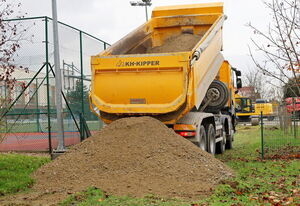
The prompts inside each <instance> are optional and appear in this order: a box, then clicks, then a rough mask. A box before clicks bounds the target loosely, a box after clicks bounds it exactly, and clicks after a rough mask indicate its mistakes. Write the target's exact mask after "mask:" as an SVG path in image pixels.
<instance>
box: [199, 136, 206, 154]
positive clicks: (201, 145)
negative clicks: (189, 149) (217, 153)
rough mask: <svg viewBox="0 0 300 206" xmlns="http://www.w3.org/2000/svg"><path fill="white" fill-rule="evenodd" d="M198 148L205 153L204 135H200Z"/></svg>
mask: <svg viewBox="0 0 300 206" xmlns="http://www.w3.org/2000/svg"><path fill="white" fill-rule="evenodd" d="M199 147H200V148H201V149H202V150H204V151H205V135H204V134H203V133H202V134H201V133H200V142H199Z"/></svg>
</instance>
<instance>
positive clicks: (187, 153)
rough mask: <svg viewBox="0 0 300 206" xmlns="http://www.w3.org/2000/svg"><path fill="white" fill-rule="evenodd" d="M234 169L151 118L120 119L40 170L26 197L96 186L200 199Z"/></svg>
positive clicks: (52, 196)
mask: <svg viewBox="0 0 300 206" xmlns="http://www.w3.org/2000/svg"><path fill="white" fill-rule="evenodd" d="M232 175H233V172H232V170H231V169H229V168H228V167H227V166H226V165H224V164H223V163H222V162H220V161H219V160H217V159H215V158H214V157H213V156H212V155H210V154H208V153H207V152H204V151H202V150H200V149H199V148H198V147H197V146H195V145H194V144H192V143H191V142H190V141H188V140H186V139H184V138H182V137H180V136H179V135H177V134H176V133H175V132H174V131H173V130H171V129H169V128H167V127H166V126H165V125H164V124H163V123H161V122H160V121H158V120H156V119H153V118H150V117H132V118H124V119H120V120H117V121H115V122H113V123H111V124H110V125H108V126H106V127H105V128H104V129H102V130H101V131H100V132H98V133H97V134H96V135H94V136H93V137H90V138H89V139H87V140H85V141H84V142H82V143H80V144H78V145H76V146H74V147H73V148H72V149H70V150H69V151H68V152H66V153H65V154H64V155H62V156H60V157H58V158H57V159H56V160H54V161H52V162H51V163H49V164H47V165H45V166H43V167H42V168H40V169H39V170H38V171H37V172H36V173H35V174H34V178H35V179H36V181H37V182H36V184H35V185H34V186H33V191H36V193H35V195H34V196H32V195H31V196H30V195H29V196H28V197H26V199H27V201H31V204H33V203H34V201H38V202H39V203H46V202H47V203H50V202H51V203H55V202H57V201H61V200H63V199H65V198H66V197H67V196H68V195H69V194H72V193H75V192H78V191H82V190H85V189H87V188H88V187H91V186H95V187H97V188H100V189H101V190H103V191H105V192H106V193H107V194H108V195H118V196H123V195H130V196H135V197H142V196H144V195H147V194H154V195H157V196H160V197H177V198H184V199H197V198H199V197H201V196H203V195H207V194H209V193H210V192H211V190H212V189H213V188H214V186H216V185H217V184H218V183H219V182H220V181H221V180H223V179H225V178H228V177H230V176H232Z"/></svg>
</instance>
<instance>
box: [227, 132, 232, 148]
mask: <svg viewBox="0 0 300 206" xmlns="http://www.w3.org/2000/svg"><path fill="white" fill-rule="evenodd" d="M232 148H233V137H232V135H227V139H226V144H225V149H232Z"/></svg>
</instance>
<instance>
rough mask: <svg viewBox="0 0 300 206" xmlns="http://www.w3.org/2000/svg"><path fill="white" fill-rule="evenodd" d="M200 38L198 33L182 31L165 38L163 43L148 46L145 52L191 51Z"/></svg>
mask: <svg viewBox="0 0 300 206" xmlns="http://www.w3.org/2000/svg"><path fill="white" fill-rule="evenodd" d="M200 39H201V36H200V35H195V34H189V33H182V34H180V35H177V36H172V37H170V38H168V39H166V40H165V42H164V43H163V45H161V46H157V47H153V48H148V49H147V52H146V53H168V52H184V51H191V50H192V49H193V48H194V47H195V46H196V44H197V43H198V42H199V40H200Z"/></svg>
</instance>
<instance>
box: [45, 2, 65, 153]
mask: <svg viewBox="0 0 300 206" xmlns="http://www.w3.org/2000/svg"><path fill="white" fill-rule="evenodd" d="M52 18H53V41H54V42H53V43H54V66H55V97H56V116H57V139H58V145H57V149H56V151H55V152H64V151H65V150H66V149H65V138H64V124H63V108H62V96H61V91H62V78H61V71H60V59H59V39H58V23H57V4H56V0H52ZM48 115H50V114H48Z"/></svg>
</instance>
